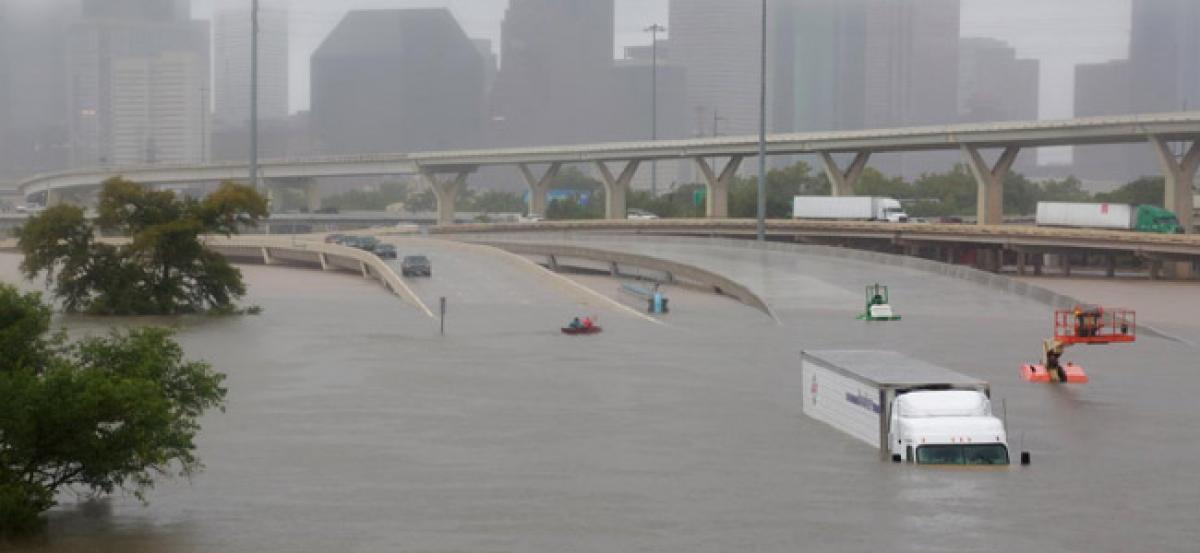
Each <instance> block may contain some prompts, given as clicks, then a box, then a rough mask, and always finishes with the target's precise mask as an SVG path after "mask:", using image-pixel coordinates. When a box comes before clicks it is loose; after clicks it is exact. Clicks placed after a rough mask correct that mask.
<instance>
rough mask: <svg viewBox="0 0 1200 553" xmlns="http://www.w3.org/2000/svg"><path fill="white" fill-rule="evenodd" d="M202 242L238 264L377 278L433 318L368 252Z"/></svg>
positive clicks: (244, 240)
mask: <svg viewBox="0 0 1200 553" xmlns="http://www.w3.org/2000/svg"><path fill="white" fill-rule="evenodd" d="M205 245H206V246H207V247H208V248H210V249H212V250H213V251H215V252H217V253H220V254H221V255H224V256H226V257H228V258H229V259H230V260H232V261H235V262H240V263H261V264H264V265H291V266H300V267H309V268H314V269H320V270H322V271H340V272H348V273H355V274H360V275H362V277H363V278H366V279H373V280H377V281H379V283H380V284H382V285H383V286H384V287H385V288H387V289H388V290H389V291H391V292H392V293H393V294H396V295H397V296H400V298H401V299H403V300H404V301H405V302H407V303H409V304H411V305H413V306H415V307H416V308H418V309H420V310H421V311H422V312H424V313H425V314H426V315H427V316H429V317H433V311H432V310H430V309H429V307H428V306H426V305H425V303H424V302H422V301H421V299H420V298H419V297H417V295H416V294H415V293H413V291H412V289H411V288H409V287H408V285H407V284H405V283H404V279H402V278H400V276H399V275H397V274H396V271H394V270H392V267H391V266H390V265H388V264H387V262H385V261H384V260H382V259H380V258H379V257H378V256H376V255H375V254H373V253H371V252H367V251H363V250H360V249H358V248H351V247H348V246H341V245H337V244H325V243H322V242H309V241H297V240H291V239H288V238H270V237H232V238H225V237H209V238H207V239H206V240H205Z"/></svg>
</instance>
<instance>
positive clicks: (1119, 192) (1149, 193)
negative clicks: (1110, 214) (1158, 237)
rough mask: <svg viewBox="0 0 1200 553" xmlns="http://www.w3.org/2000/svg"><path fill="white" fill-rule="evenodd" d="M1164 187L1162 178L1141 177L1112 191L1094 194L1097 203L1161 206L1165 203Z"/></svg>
mask: <svg viewBox="0 0 1200 553" xmlns="http://www.w3.org/2000/svg"><path fill="white" fill-rule="evenodd" d="M1165 196H1166V185H1165V182H1164V180H1163V178H1162V177H1142V178H1140V179H1138V180H1135V181H1133V182H1131V183H1128V184H1125V185H1124V186H1122V187H1120V188H1118V189H1116V190H1113V191H1112V192H1102V193H1100V194H1096V201H1097V202H1107V203H1114V204H1133V205H1142V204H1145V205H1157V206H1162V205H1164V202H1166V197H1165Z"/></svg>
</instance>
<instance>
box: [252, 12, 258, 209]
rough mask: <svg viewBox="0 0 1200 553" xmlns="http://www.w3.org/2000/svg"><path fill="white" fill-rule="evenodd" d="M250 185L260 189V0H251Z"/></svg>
mask: <svg viewBox="0 0 1200 553" xmlns="http://www.w3.org/2000/svg"><path fill="white" fill-rule="evenodd" d="M250 186H251V187H253V188H254V189H255V190H258V0H250Z"/></svg>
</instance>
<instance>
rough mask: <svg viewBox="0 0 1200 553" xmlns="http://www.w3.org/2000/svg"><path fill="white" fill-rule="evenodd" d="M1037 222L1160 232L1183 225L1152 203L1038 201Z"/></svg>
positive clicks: (1173, 231) (1177, 229)
mask: <svg viewBox="0 0 1200 553" xmlns="http://www.w3.org/2000/svg"><path fill="white" fill-rule="evenodd" d="M1037 224H1038V226H1047V227H1079V228H1097V229H1111V230H1131V231H1136V232H1156V233H1161V234H1178V233H1182V232H1183V227H1182V226H1180V224H1179V219H1178V218H1177V217H1175V214H1174V213H1171V212H1170V211H1167V210H1165V209H1163V208H1161V207H1158V206H1154V205H1129V204H1109V203H1084V202H1038V205H1037Z"/></svg>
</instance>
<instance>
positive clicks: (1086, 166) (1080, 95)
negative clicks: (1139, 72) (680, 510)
mask: <svg viewBox="0 0 1200 553" xmlns="http://www.w3.org/2000/svg"><path fill="white" fill-rule="evenodd" d="M1133 94H1134V85H1133V81H1132V72H1131V68H1130V64H1129V61H1128V60H1113V61H1109V62H1105V63H1093V64H1084V65H1078V66H1076V67H1075V117H1101V116H1106V115H1124V114H1128V113H1130V110H1131V109H1132V108H1131V106H1132V105H1133ZM1153 163H1154V160H1153V157H1152V152H1151V150H1150V146H1149V144H1144V145H1143V144H1137V145H1124V144H1122V145H1103V146H1076V147H1075V162H1074V164H1075V170H1074V173H1075V175H1076V176H1078V177H1080V178H1081V179H1084V180H1085V181H1090V182H1098V183H1104V184H1109V185H1115V184H1119V183H1123V182H1126V181H1129V180H1132V179H1134V178H1136V177H1138V176H1140V175H1142V174H1152V173H1154V172H1155V166H1154V164H1153Z"/></svg>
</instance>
